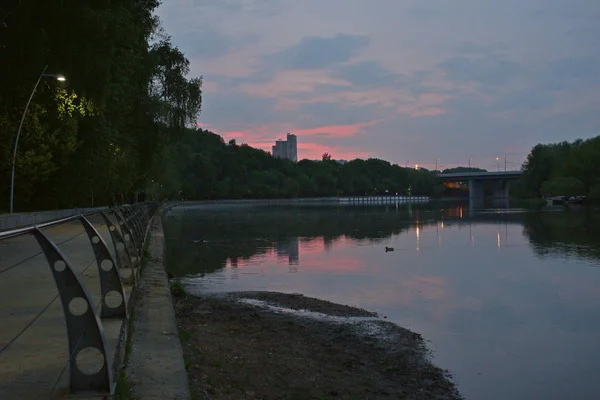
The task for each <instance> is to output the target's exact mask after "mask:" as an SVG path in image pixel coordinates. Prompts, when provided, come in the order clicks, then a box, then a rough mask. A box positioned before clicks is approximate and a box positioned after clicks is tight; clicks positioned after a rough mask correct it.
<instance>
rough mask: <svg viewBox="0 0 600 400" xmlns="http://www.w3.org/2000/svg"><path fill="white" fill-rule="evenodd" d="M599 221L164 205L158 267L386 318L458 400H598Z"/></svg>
mask: <svg viewBox="0 0 600 400" xmlns="http://www.w3.org/2000/svg"><path fill="white" fill-rule="evenodd" d="M598 219H599V216H598V214H596V213H594V212H591V211H589V210H583V211H581V212H579V211H574V210H571V211H564V212H535V211H534V212H529V211H527V210H518V209H513V210H503V209H498V208H490V209H484V210H473V209H471V208H469V207H466V206H463V205H456V206H448V205H445V204H437V205H436V204H429V205H426V206H424V205H419V206H411V207H406V208H396V207H356V208H349V207H345V208H344V207H342V208H338V207H328V208H316V207H312V208H310V209H307V208H301V207H296V208H293V207H292V208H265V209H259V208H257V209H251V210H245V211H243V212H232V211H231V210H227V209H223V210H220V211H215V210H211V212H196V213H193V214H187V215H185V216H178V215H176V213H174V214H173V216H171V217H168V218H167V221H166V223H165V234H166V237H167V264H168V267H169V269H170V270H171V271H173V272H175V273H176V274H177V275H180V276H184V275H185V276H188V277H191V278H190V279H191V281H193V282H197V283H198V285H200V286H201V287H202V290H278V291H285V292H300V293H304V294H306V295H309V296H315V297H320V298H324V299H327V300H330V301H335V302H340V303H344V304H354V305H358V306H361V307H364V308H367V309H372V310H374V311H377V312H380V313H382V314H384V315H387V316H388V317H389V319H390V320H392V321H395V322H398V323H400V324H401V325H404V326H407V327H410V328H412V329H414V330H416V331H418V332H420V333H422V334H423V335H424V336H425V338H426V339H429V340H431V345H432V346H433V348H434V350H435V352H436V353H435V354H436V361H437V362H438V363H440V364H441V366H442V367H444V368H449V369H450V370H451V371H452V372H453V373H454V375H455V377H456V379H457V380H458V383H459V387H460V389H461V391H462V392H463V394H464V395H465V396H466V397H467V399H469V398H472V399H492V400H493V399H509V398H510V399H537V398H544V399H563V398H577V399H586V398H596V397H595V395H596V393H598V390H600V382H599V381H598V380H597V379H596V377H595V374H596V373H597V372H596V371H598V370H599V369H600V346H599V342H598V339H597V338H598V337H600V289H599V288H600V268H597V267H598V265H599V260H600V243H599V241H598V238H599V237H600V223H599V222H600V221H599V220H598ZM199 237H201V238H204V239H205V240H206V243H204V244H200V245H195V244H191V243H190V241H191V240H194V239H197V238H199ZM386 246H389V247H394V249H395V251H394V252H390V253H386V252H385V251H384V248H385V247H386ZM506 382H510V385H506Z"/></svg>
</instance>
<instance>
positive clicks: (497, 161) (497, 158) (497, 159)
mask: <svg viewBox="0 0 600 400" xmlns="http://www.w3.org/2000/svg"><path fill="white" fill-rule="evenodd" d="M499 160H500V158H499V157H496V163H498V172H500V161H499Z"/></svg>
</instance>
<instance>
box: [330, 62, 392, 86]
mask: <svg viewBox="0 0 600 400" xmlns="http://www.w3.org/2000/svg"><path fill="white" fill-rule="evenodd" d="M333 76H335V77H337V78H340V79H342V80H344V81H346V82H348V83H350V84H352V85H355V86H362V87H364V86H381V85H395V84H397V83H400V82H401V80H402V78H403V75H402V74H397V73H394V72H392V71H390V70H388V69H386V68H384V67H383V66H382V65H381V63H378V62H376V61H372V60H371V61H361V62H357V63H352V64H343V65H340V66H338V67H337V68H336V69H335V70H334V73H333Z"/></svg>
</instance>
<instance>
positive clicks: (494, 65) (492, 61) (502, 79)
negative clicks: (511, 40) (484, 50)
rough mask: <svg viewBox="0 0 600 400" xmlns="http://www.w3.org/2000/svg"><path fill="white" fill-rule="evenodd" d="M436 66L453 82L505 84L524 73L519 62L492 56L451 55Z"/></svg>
mask: <svg viewBox="0 0 600 400" xmlns="http://www.w3.org/2000/svg"><path fill="white" fill-rule="evenodd" d="M438 66H439V67H440V68H441V69H442V71H443V72H444V74H445V75H446V77H447V78H448V79H450V80H452V81H454V82H473V83H478V84H482V85H494V86H496V85H504V84H507V83H509V82H510V81H512V80H514V79H516V78H518V77H521V76H523V74H524V73H525V69H524V68H523V67H522V66H521V65H520V64H518V63H516V62H513V61H510V60H505V59H501V58H498V57H494V56H482V57H463V56H460V57H453V58H450V59H447V60H445V61H443V62H441V63H440V64H438Z"/></svg>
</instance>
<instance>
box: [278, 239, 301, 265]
mask: <svg viewBox="0 0 600 400" xmlns="http://www.w3.org/2000/svg"><path fill="white" fill-rule="evenodd" d="M298 242H299V240H298V237H297V236H296V237H291V238H288V239H287V240H286V241H278V242H277V243H276V244H275V252H276V253H277V258H285V257H287V258H288V264H289V265H298V263H299V261H300V251H299V245H298Z"/></svg>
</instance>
